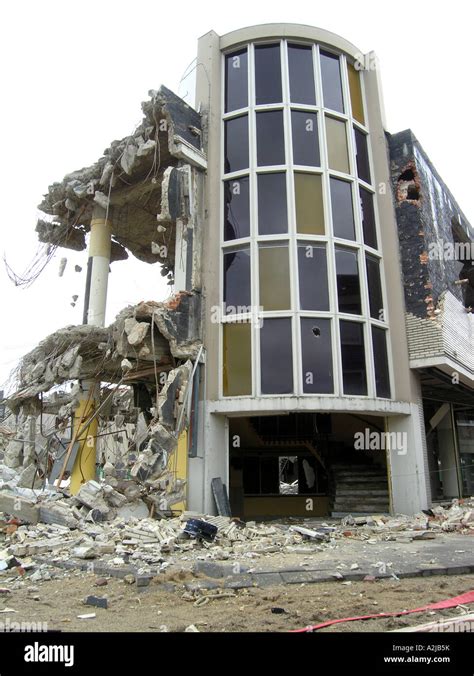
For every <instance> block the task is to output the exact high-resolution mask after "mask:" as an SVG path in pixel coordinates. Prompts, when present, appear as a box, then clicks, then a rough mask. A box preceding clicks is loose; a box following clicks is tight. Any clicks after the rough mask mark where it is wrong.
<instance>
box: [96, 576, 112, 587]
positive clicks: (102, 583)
mask: <svg viewBox="0 0 474 676" xmlns="http://www.w3.org/2000/svg"><path fill="white" fill-rule="evenodd" d="M108 583H109V582H108V580H107V578H105V577H98V578H97V579H96V581H95V582H94V587H106V586H107V585H108Z"/></svg>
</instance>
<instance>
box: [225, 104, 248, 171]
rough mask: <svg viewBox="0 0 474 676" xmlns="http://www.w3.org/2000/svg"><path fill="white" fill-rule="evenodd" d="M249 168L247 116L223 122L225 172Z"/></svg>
mask: <svg viewBox="0 0 474 676" xmlns="http://www.w3.org/2000/svg"><path fill="white" fill-rule="evenodd" d="M248 166H249V128H248V117H247V115H241V116H240V117H235V118H234V119H232V120H227V121H226V122H225V172H226V173H229V172H231V171H240V170H241V169H247V168H248Z"/></svg>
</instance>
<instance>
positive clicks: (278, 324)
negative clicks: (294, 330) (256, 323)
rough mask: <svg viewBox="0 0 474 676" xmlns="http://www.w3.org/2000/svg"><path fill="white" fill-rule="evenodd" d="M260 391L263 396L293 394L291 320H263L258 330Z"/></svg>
mask: <svg viewBox="0 0 474 676" xmlns="http://www.w3.org/2000/svg"><path fill="white" fill-rule="evenodd" d="M260 361H261V389H262V393H263V394H290V393H292V392H293V355H292V349H291V319H289V318H288V319H287V318H282V319H265V320H264V322H263V326H262V328H261V329H260Z"/></svg>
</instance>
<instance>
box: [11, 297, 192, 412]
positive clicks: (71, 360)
mask: <svg viewBox="0 0 474 676" xmlns="http://www.w3.org/2000/svg"><path fill="white" fill-rule="evenodd" d="M200 299H201V296H200V294H198V293H191V292H186V291H183V292H180V293H178V294H175V295H174V296H172V297H171V299H170V300H168V301H166V302H163V303H158V302H155V301H149V302H146V303H145V302H142V303H139V304H138V305H136V306H129V307H127V308H125V309H124V310H122V312H120V314H119V315H118V316H117V318H116V320H115V322H114V323H113V324H111V325H110V326H109V327H107V328H100V327H96V326H92V325H82V326H69V327H66V328H63V329H60V330H59V331H56V332H55V333H53V334H51V335H50V336H48V337H47V338H45V339H44V340H43V341H42V342H41V343H40V344H39V345H38V346H37V347H35V348H34V349H33V350H32V351H31V352H29V353H28V354H27V355H25V357H23V359H22V361H21V364H20V368H19V373H18V389H17V391H16V392H14V393H13V394H12V395H11V396H10V397H9V398H8V399H7V404H8V407H9V408H10V409H11V410H12V411H13V412H15V413H18V412H19V410H20V408H23V409H24V411H25V412H26V413H27V414H29V415H34V414H37V413H39V411H40V409H41V406H40V400H39V395H40V394H41V393H42V392H48V391H49V390H51V389H52V388H53V387H55V386H57V385H61V384H63V383H65V382H68V381H70V380H76V379H78V380H85V379H86V380H91V379H92V380H94V379H97V380H99V381H105V382H110V383H118V382H122V383H124V384H130V385H131V384H134V383H143V384H145V385H146V384H147V383H148V384H150V385H154V384H155V382H156V378H157V377H158V375H159V374H161V373H167V372H169V371H171V370H172V369H173V368H175V366H176V365H177V362H180V361H185V360H187V359H192V360H194V359H196V356H197V354H198V351H199V348H200V346H201V341H200V338H199V326H200V318H201V306H200ZM124 360H126V361H125V362H124Z"/></svg>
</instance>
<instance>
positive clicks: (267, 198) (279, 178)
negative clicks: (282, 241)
mask: <svg viewBox="0 0 474 676" xmlns="http://www.w3.org/2000/svg"><path fill="white" fill-rule="evenodd" d="M257 180H258V232H259V234H260V235H273V234H276V233H281V232H288V214H287V206H286V174H285V173H276V174H258V178H257Z"/></svg>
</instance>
